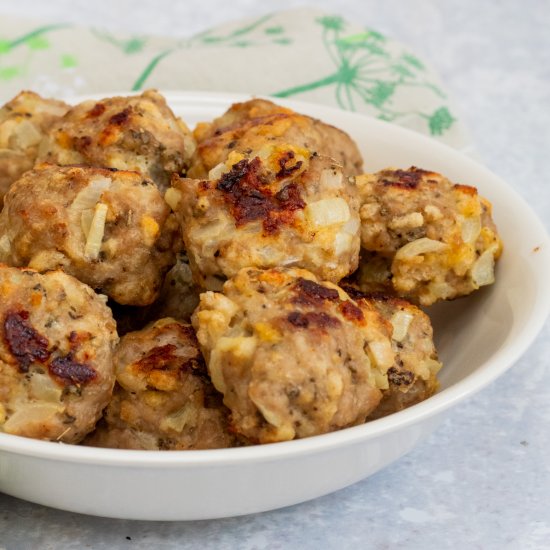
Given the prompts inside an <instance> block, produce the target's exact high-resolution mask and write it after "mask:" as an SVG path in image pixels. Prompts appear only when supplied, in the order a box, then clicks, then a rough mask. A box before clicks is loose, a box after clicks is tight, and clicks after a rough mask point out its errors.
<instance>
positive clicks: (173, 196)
mask: <svg viewBox="0 0 550 550" xmlns="http://www.w3.org/2000/svg"><path fill="white" fill-rule="evenodd" d="M181 197H182V194H181V192H180V191H178V190H177V189H174V188H173V187H170V188H169V189H167V190H166V193H165V194H164V200H165V201H166V202H167V203H168V206H169V207H170V208H171V209H172V210H176V209H177V207H178V204H179V202H180V200H181Z"/></svg>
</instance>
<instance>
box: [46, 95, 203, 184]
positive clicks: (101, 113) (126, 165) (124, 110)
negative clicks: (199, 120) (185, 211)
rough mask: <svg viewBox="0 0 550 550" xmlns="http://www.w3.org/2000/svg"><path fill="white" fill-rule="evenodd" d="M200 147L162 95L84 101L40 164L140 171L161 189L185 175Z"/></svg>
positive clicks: (60, 126)
mask: <svg viewBox="0 0 550 550" xmlns="http://www.w3.org/2000/svg"><path fill="white" fill-rule="evenodd" d="M194 148H195V144H194V140H193V137H192V135H191V133H190V131H189V130H188V129H187V127H186V126H185V124H184V123H183V122H182V121H181V120H180V119H178V118H176V117H175V115H174V113H173V112H172V110H171V109H170V108H169V107H168V105H167V104H166V101H165V99H164V97H163V96H162V95H160V94H159V93H158V92H156V91H154V90H147V91H145V92H143V93H142V94H141V95H138V96H130V97H111V98H105V99H102V100H101V101H85V102H83V103H81V104H79V105H76V106H75V107H73V108H72V109H71V110H70V111H69V112H68V113H67V114H66V115H65V116H64V117H63V118H62V119H61V120H60V121H59V122H58V123H56V124H54V126H53V127H52V128H51V130H50V131H49V134H48V139H47V140H46V141H45V142H44V143H43V144H42V146H41V150H40V155H39V160H40V161H45V162H51V163H56V164H63V165H66V164H75V163H81V164H87V165H91V166H106V167H111V168H118V169H126V170H137V171H139V172H141V173H142V174H143V175H144V176H146V177H148V178H150V179H152V180H153V181H154V182H155V183H156V184H157V185H158V186H159V187H160V188H161V189H165V188H166V187H167V186H168V185H169V183H170V177H171V175H172V173H174V172H176V173H179V174H184V173H185V172H186V170H187V168H188V167H189V162H190V157H191V155H192V153H193V151H194Z"/></svg>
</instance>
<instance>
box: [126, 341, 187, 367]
mask: <svg viewBox="0 0 550 550" xmlns="http://www.w3.org/2000/svg"><path fill="white" fill-rule="evenodd" d="M176 349H177V348H176V346H175V345H174V344H166V345H164V346H157V347H154V348H153V349H151V350H149V351H148V352H147V353H146V354H145V355H144V356H143V357H142V358H141V359H140V360H139V361H137V362H136V363H134V365H135V368H136V369H138V370H140V371H143V372H150V371H152V370H166V369H168V368H169V367H170V364H171V363H172V362H173V361H174V360H175V359H176V355H175V354H174V352H175V351H176Z"/></svg>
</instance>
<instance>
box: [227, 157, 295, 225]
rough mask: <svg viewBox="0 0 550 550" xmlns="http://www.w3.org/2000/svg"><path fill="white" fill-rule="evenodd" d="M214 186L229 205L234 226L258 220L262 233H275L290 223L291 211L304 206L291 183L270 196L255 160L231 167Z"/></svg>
mask: <svg viewBox="0 0 550 550" xmlns="http://www.w3.org/2000/svg"><path fill="white" fill-rule="evenodd" d="M216 187H217V189H218V190H220V191H222V192H223V193H224V198H225V200H226V202H228V203H229V204H230V207H231V214H232V215H233V217H234V218H235V221H236V224H237V227H239V226H242V225H245V224H246V223H249V222H252V221H256V220H262V226H263V230H264V233H266V234H272V233H275V232H277V231H278V229H279V227H280V226H281V225H283V224H290V223H292V222H293V220H294V212H295V211H296V210H300V209H302V208H304V207H305V203H304V201H303V200H302V198H301V196H300V191H299V189H298V187H297V186H296V185H295V184H290V185H287V186H286V187H285V188H283V189H281V191H279V192H278V193H277V194H275V195H273V192H272V191H271V189H270V188H269V186H268V185H267V182H266V181H265V180H264V178H263V176H262V174H261V161H260V159H259V158H258V157H256V158H254V159H253V160H251V161H248V160H247V159H243V160H241V161H239V162H237V163H236V164H234V165H233V166H232V168H231V170H230V171H229V172H227V173H225V174H223V175H222V177H221V178H220V180H219V182H218V185H217V186H216Z"/></svg>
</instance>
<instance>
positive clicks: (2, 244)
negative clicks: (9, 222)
mask: <svg viewBox="0 0 550 550" xmlns="http://www.w3.org/2000/svg"><path fill="white" fill-rule="evenodd" d="M10 253H11V242H10V238H9V237H8V234H7V233H4V234H3V235H2V236H1V237H0V258H4V257H6V256H9V255H10Z"/></svg>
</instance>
